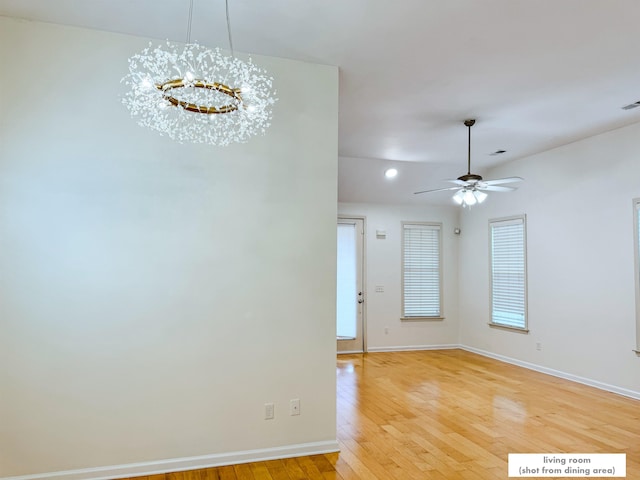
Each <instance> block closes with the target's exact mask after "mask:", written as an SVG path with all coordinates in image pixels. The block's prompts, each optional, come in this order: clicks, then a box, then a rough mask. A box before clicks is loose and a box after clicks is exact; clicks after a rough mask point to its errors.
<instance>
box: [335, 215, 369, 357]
mask: <svg viewBox="0 0 640 480" xmlns="http://www.w3.org/2000/svg"><path fill="white" fill-rule="evenodd" d="M338 220H362V258H361V261H362V272H361V275H362V292H363V295H364V302H363V303H362V352H363V353H367V302H368V298H367V217H366V216H365V215H348V214H346V213H339V214H338V218H337V219H336V223H337V221H338ZM336 228H337V227H336ZM337 341H338V340H337V336H336V342H337ZM336 345H337V343H336ZM336 348H337V347H336ZM337 353H338V355H340V354H347V353H349V352H337Z"/></svg>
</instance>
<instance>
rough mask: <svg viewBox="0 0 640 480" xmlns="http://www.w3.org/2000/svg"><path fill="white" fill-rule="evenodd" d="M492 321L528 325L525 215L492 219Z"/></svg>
mask: <svg viewBox="0 0 640 480" xmlns="http://www.w3.org/2000/svg"><path fill="white" fill-rule="evenodd" d="M489 226H490V235H491V252H490V255H491V323H492V324H494V325H499V326H503V327H512V328H518V329H526V328H527V315H526V310H527V308H526V306H527V265H526V264H527V262H526V243H525V242H526V238H525V237H526V229H525V217H524V216H521V217H513V218H509V219H499V220H491V221H490V222H489Z"/></svg>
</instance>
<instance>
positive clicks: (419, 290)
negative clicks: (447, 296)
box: [402, 223, 442, 318]
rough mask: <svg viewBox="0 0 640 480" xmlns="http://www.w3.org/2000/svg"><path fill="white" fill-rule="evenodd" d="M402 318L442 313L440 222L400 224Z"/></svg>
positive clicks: (440, 314) (435, 315)
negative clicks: (438, 223) (437, 223)
mask: <svg viewBox="0 0 640 480" xmlns="http://www.w3.org/2000/svg"><path fill="white" fill-rule="evenodd" d="M402 244H403V260H402V291H403V303H402V305H403V307H402V309H403V313H402V316H403V318H420V317H441V316H442V308H441V289H440V280H441V273H440V225H436V224H413V223H405V224H403V241H402Z"/></svg>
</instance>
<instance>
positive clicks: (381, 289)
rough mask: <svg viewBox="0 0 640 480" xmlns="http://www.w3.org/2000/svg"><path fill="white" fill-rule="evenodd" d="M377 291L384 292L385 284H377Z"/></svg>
mask: <svg viewBox="0 0 640 480" xmlns="http://www.w3.org/2000/svg"><path fill="white" fill-rule="evenodd" d="M376 293H384V285H376Z"/></svg>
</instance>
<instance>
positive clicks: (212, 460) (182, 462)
mask: <svg viewBox="0 0 640 480" xmlns="http://www.w3.org/2000/svg"><path fill="white" fill-rule="evenodd" d="M338 451H340V448H339V447H338V442H337V441H326V442H313V443H301V444H298V445H286V446H284V447H275V448H263V449H259V450H245V451H241V452H230V453H220V454H213V455H202V456H199V457H187V458H174V459H170V460H159V461H156V462H144V463H131V464H128V465H113V466H110V467H98V468H86V469H81V470H67V471H64V472H51V473H41V474H36V475H22V476H18V477H3V478H1V479H0V480H43V479H49V478H50V479H55V480H110V479H116V478H126V477H135V476H142V475H155V474H158V473H169V472H178V471H183V470H195V469H198V468H209V467H220V466H222V465H236V464H239V463H248V462H262V461H265V460H275V459H281V458H291V457H301V456H306V455H318V454H322V453H333V452H338Z"/></svg>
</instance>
